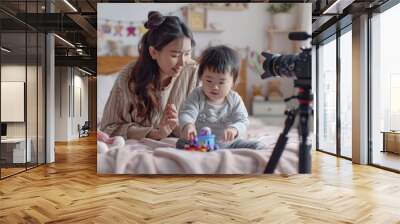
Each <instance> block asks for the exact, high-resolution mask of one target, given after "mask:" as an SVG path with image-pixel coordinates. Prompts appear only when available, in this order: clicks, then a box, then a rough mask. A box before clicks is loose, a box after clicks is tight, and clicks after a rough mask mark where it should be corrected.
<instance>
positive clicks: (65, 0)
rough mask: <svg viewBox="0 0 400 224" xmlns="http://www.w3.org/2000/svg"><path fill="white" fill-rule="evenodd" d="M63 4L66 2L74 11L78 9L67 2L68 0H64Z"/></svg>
mask: <svg viewBox="0 0 400 224" xmlns="http://www.w3.org/2000/svg"><path fill="white" fill-rule="evenodd" d="M64 2H65V4H67V5H68V6H69V7H70V8H71V9H72V10H74V11H75V12H78V10H77V9H76V8H75V7H74V6H73V5H72V4H71V3H69V2H68V0H64Z"/></svg>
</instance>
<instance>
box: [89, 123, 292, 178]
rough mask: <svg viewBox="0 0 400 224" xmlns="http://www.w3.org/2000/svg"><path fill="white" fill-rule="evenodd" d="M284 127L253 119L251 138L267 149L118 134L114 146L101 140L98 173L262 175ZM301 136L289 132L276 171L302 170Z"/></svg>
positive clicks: (289, 172) (250, 129)
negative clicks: (190, 145)
mask: <svg viewBox="0 0 400 224" xmlns="http://www.w3.org/2000/svg"><path fill="white" fill-rule="evenodd" d="M281 131H282V128H281V127H265V126H264V125H262V123H261V122H259V121H257V120H254V119H253V120H250V127H249V129H248V136H249V139H258V140H260V141H261V142H263V143H264V144H265V145H266V148H265V149H263V150H253V149H219V150H217V151H214V152H193V151H184V150H179V149H175V148H174V146H175V141H176V139H175V138H167V139H163V140H162V141H155V140H152V139H143V140H140V141H137V140H127V141H125V140H124V139H123V138H122V137H116V138H115V141H114V143H113V144H111V145H107V144H105V143H104V142H100V141H99V142H98V144H97V146H98V154H97V171H98V173H118V174H261V173H262V172H263V171H264V169H265V166H266V164H267V162H268V159H269V157H270V155H271V153H272V149H273V147H274V145H275V142H276V140H277V137H278V136H279V134H280V133H281ZM297 139H298V137H297V134H295V132H291V133H290V134H289V141H288V144H287V147H286V149H285V150H284V152H283V154H282V156H281V158H280V161H279V163H278V166H277V168H276V170H275V173H278V174H296V173H298V155H297V151H298V143H297V142H298V141H297Z"/></svg>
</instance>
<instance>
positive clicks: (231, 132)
mask: <svg viewBox="0 0 400 224" xmlns="http://www.w3.org/2000/svg"><path fill="white" fill-rule="evenodd" d="M237 135H238V130H237V129H236V128H233V127H229V128H226V129H225V130H224V141H225V142H230V141H233V140H234V139H235V138H236V136H237Z"/></svg>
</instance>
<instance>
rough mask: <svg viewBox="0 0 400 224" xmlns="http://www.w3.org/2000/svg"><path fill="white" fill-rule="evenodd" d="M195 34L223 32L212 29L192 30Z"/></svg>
mask: <svg viewBox="0 0 400 224" xmlns="http://www.w3.org/2000/svg"><path fill="white" fill-rule="evenodd" d="M192 32H195V33H222V32H224V31H223V30H213V29H192Z"/></svg>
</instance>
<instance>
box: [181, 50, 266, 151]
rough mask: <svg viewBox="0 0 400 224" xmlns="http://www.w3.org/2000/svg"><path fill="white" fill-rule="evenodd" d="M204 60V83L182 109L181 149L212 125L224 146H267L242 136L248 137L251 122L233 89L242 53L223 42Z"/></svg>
mask: <svg viewBox="0 0 400 224" xmlns="http://www.w3.org/2000/svg"><path fill="white" fill-rule="evenodd" d="M200 60H201V61H200V66H199V71H198V75H199V79H200V80H201V81H202V86H201V87H198V88H196V89H194V90H193V92H192V93H191V94H190V95H189V96H188V98H187V99H186V101H185V102H184V103H183V104H182V106H181V108H180V110H179V125H180V128H181V137H182V138H181V139H179V140H178V142H177V148H183V147H184V145H185V144H187V143H188V141H189V140H190V139H192V138H194V137H195V136H196V135H197V133H199V131H200V129H201V128H202V127H210V128H211V130H212V132H213V134H215V136H216V141H217V143H218V144H219V146H220V148H252V149H261V148H263V146H264V145H263V144H261V143H260V142H258V141H248V140H244V139H241V138H244V137H246V129H247V125H248V123H249V121H248V119H247V117H248V114H247V110H246V107H245V106H244V103H243V101H242V99H241V97H240V96H239V94H238V93H236V92H235V91H234V90H233V89H232V88H233V86H234V84H235V82H236V80H237V78H238V74H239V66H240V59H239V56H238V54H237V53H236V52H235V51H234V50H233V49H231V48H229V47H227V46H224V45H221V46H215V47H210V48H208V49H206V50H205V51H204V52H203V54H202V56H201V58H200Z"/></svg>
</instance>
